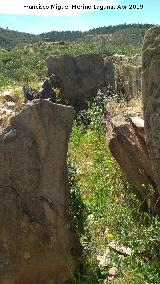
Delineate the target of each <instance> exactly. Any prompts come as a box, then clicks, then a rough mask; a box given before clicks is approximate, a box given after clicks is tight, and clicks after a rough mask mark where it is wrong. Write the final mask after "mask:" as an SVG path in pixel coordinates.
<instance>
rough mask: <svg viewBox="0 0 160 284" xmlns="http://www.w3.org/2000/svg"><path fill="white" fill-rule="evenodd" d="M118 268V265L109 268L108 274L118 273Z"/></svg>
mask: <svg viewBox="0 0 160 284" xmlns="http://www.w3.org/2000/svg"><path fill="white" fill-rule="evenodd" d="M117 272H118V270H117V268H116V267H112V268H110V269H109V271H108V274H109V276H115V275H116V274H117Z"/></svg>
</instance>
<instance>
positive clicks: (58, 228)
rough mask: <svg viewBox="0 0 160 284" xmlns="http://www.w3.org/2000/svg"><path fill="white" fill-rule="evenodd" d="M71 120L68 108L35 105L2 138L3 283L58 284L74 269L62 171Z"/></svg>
mask: <svg viewBox="0 0 160 284" xmlns="http://www.w3.org/2000/svg"><path fill="white" fill-rule="evenodd" d="M73 117H74V111H73V108H72V107H66V106H62V105H56V104H53V103H51V102H49V101H46V100H34V101H32V102H30V103H28V104H27V105H26V106H25V107H24V109H23V110H22V111H21V112H20V113H19V114H18V115H17V116H15V117H13V118H12V119H11V125H10V126H8V127H7V128H6V129H4V130H3V131H2V133H1V134H0V173H1V175H0V281H1V282H0V283H2V284H6V283H9V284H12V283H14V284H22V283H23V284H36V283H37V284H48V282H49V281H51V280H52V281H53V283H61V282H63V281H65V280H66V279H67V278H68V277H69V276H70V275H71V273H72V272H73V271H74V269H75V267H76V263H77V258H78V257H79V255H80V245H79V242H78V241H77V240H76V238H75V236H74V234H73V231H72V229H71V223H70V217H69V215H68V212H69V210H68V203H69V188H68V183H67V167H66V155H67V144H68V138H69V134H70V130H71V125H72V121H73ZM73 252H74V255H73ZM7 281H8V282H7Z"/></svg>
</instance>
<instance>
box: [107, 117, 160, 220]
mask: <svg viewBox="0 0 160 284" xmlns="http://www.w3.org/2000/svg"><path fill="white" fill-rule="evenodd" d="M107 128H108V129H107V130H108V131H107V138H108V144H109V148H110V150H111V153H112V154H113V156H114V158H115V159H116V160H117V162H118V163H119V165H120V167H121V169H122V170H123V172H124V173H125V175H126V177H127V178H128V180H129V181H130V182H131V183H132V184H133V185H134V187H135V190H136V192H137V194H138V196H139V197H140V199H141V200H142V201H143V202H144V203H146V204H147V203H148V205H149V206H150V209H151V210H152V211H153V212H154V213H156V214H159V215H160V195H159V193H158V192H157V189H156V183H155V179H154V175H153V171H152V167H151V163H150V157H149V154H148V150H147V146H146V142H145V135H144V121H143V119H141V118H139V117H132V118H130V120H129V121H128V120H126V119H125V117H123V116H116V117H114V118H112V119H111V121H110V122H109V123H108V124H107Z"/></svg>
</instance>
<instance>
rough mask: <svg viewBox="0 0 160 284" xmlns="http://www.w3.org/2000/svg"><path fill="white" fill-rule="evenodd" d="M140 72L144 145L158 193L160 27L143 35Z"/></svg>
mask: <svg viewBox="0 0 160 284" xmlns="http://www.w3.org/2000/svg"><path fill="white" fill-rule="evenodd" d="M142 71H143V73H142V74H143V104H144V122H145V134H146V143H147V147H148V150H149V154H150V157H151V163H152V167H153V171H154V176H155V180H156V184H157V187H158V190H159V191H160V26H155V27H153V28H151V29H149V30H148V31H147V32H146V34H145V37H144V43H143V62H142Z"/></svg>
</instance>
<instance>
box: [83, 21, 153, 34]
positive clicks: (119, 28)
mask: <svg viewBox="0 0 160 284" xmlns="http://www.w3.org/2000/svg"><path fill="white" fill-rule="evenodd" d="M152 26H153V25H150V24H122V25H116V26H107V27H100V28H95V29H91V30H89V31H88V32H84V34H86V35H88V34H93V35H95V34H113V33H115V32H120V33H121V32H122V31H124V30H128V29H130V31H132V30H137V31H138V30H142V29H143V30H144V31H145V30H147V29H149V28H150V27H152Z"/></svg>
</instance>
